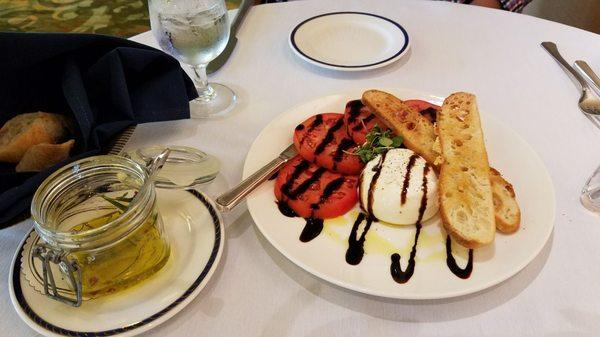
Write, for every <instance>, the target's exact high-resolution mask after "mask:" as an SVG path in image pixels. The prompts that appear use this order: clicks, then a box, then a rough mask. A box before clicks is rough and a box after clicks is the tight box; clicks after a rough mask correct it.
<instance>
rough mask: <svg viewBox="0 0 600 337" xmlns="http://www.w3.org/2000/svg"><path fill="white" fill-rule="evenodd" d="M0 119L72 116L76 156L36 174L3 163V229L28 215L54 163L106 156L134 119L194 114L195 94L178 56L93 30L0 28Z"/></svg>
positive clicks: (0, 206) (0, 196) (0, 224)
mask: <svg viewBox="0 0 600 337" xmlns="http://www.w3.org/2000/svg"><path fill="white" fill-rule="evenodd" d="M0 74H1V76H0V125H2V124H4V122H6V121H7V120H9V119H10V118H12V117H14V116H15V115H17V114H20V113H27V112H36V111H45V112H52V113H59V114H64V115H66V116H69V117H70V118H72V119H73V120H74V121H75V124H76V125H75V126H76V130H74V132H75V134H74V135H73V136H74V139H75V147H74V149H73V151H71V157H70V158H69V159H67V160H66V161H64V162H62V163H59V164H57V165H55V166H54V167H51V168H49V169H46V170H45V171H42V172H39V173H15V172H14V165H8V164H2V165H0V228H3V227H6V226H8V225H10V224H11V223H14V222H15V221H17V220H19V219H22V218H24V217H25V216H27V215H28V211H29V207H30V203H31V198H32V197H33V193H34V192H35V190H36V189H37V187H38V186H39V184H40V183H41V182H42V181H43V180H44V179H45V178H46V177H48V176H49V175H50V174H51V173H52V172H53V171H55V170H56V169H57V168H59V167H61V166H63V165H65V164H67V163H68V162H71V161H73V160H76V159H80V158H83V157H88V156H92V155H96V154H101V153H103V152H105V151H106V150H107V145H109V143H110V141H111V139H112V138H113V137H114V136H116V135H118V134H119V133H120V132H122V131H123V130H124V129H125V128H127V127H128V126H130V125H134V124H137V123H145V122H156V121H165V120H174V119H183V118H189V116H190V112H189V104H188V103H189V101H190V100H191V99H194V98H196V97H197V95H198V94H197V93H196V90H195V88H194V85H193V83H192V81H191V80H190V78H189V77H188V76H187V75H186V74H185V72H184V71H183V70H182V69H181V67H180V65H179V62H177V60H175V59H174V58H172V57H171V56H169V55H167V54H165V53H163V52H162V51H160V50H157V49H154V48H152V47H148V46H145V45H142V44H139V43H136V42H132V41H129V40H124V39H120V38H115V37H110V36H103V35H91V34H55V33H0Z"/></svg>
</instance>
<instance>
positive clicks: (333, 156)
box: [294, 112, 364, 175]
mask: <svg viewBox="0 0 600 337" xmlns="http://www.w3.org/2000/svg"><path fill="white" fill-rule="evenodd" d="M294 145H295V147H296V150H297V151H298V153H300V155H301V156H302V157H303V158H304V159H306V160H308V161H311V162H314V163H316V164H317V165H319V166H321V167H324V168H326V169H328V170H331V171H334V172H339V173H342V174H348V175H358V174H359V173H360V171H362V168H363V167H364V164H363V163H362V162H361V161H360V158H359V157H358V156H355V155H352V154H351V152H352V151H354V149H355V148H356V144H355V143H354V141H353V140H352V139H350V138H349V137H348V135H347V134H346V128H345V124H344V115H342V114H338V113H333V112H330V113H323V114H318V115H315V116H312V117H310V118H309V119H307V120H305V121H304V122H302V124H299V125H298V126H297V127H296V130H295V131H294Z"/></svg>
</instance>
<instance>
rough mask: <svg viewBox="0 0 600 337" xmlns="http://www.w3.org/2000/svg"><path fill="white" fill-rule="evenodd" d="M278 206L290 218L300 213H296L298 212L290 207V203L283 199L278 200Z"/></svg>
mask: <svg viewBox="0 0 600 337" xmlns="http://www.w3.org/2000/svg"><path fill="white" fill-rule="evenodd" d="M277 208H279V211H280V212H281V214H283V215H285V216H287V217H288V218H295V217H297V216H298V214H296V212H295V211H294V210H293V209H292V208H291V207H290V205H288V203H287V202H285V201H283V200H282V201H278V202H277Z"/></svg>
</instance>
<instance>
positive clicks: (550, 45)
mask: <svg viewBox="0 0 600 337" xmlns="http://www.w3.org/2000/svg"><path fill="white" fill-rule="evenodd" d="M542 47H544V49H546V51H547V52H548V53H549V54H550V56H552V57H553V58H554V60H555V61H556V62H558V63H559V64H560V65H561V66H563V68H564V69H565V70H566V71H568V72H569V73H570V74H571V75H573V77H575V79H576V80H577V82H579V84H580V85H581V89H582V90H584V91H588V90H589V89H590V86H589V85H588V84H587V82H586V81H585V80H584V79H583V77H581V75H579V73H578V72H576V71H575V69H573V67H571V65H570V64H569V63H568V62H567V61H566V60H565V59H564V58H563V57H562V55H560V53H559V52H558V48H557V47H556V43H554V42H550V41H546V42H542Z"/></svg>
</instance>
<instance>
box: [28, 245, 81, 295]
mask: <svg viewBox="0 0 600 337" xmlns="http://www.w3.org/2000/svg"><path fill="white" fill-rule="evenodd" d="M33 257H34V258H38V259H40V260H41V261H42V268H43V269H42V270H43V274H44V294H45V295H46V296H48V297H50V298H52V299H54V300H57V301H60V302H62V303H65V304H68V305H71V306H74V307H79V306H80V305H81V299H82V295H81V268H80V267H79V265H78V264H77V261H69V259H68V258H67V253H65V252H63V251H58V250H54V249H52V248H50V247H48V246H47V245H45V244H37V245H36V246H35V248H34V249H33ZM50 263H54V264H56V265H58V267H59V269H60V270H61V272H62V273H63V274H65V275H66V276H67V278H68V279H69V282H70V283H71V286H72V287H73V288H74V290H75V298H74V299H72V298H68V297H66V296H63V295H61V294H60V293H59V291H58V289H57V288H56V282H55V281H54V275H53V274H52V268H51V265H50Z"/></svg>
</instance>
